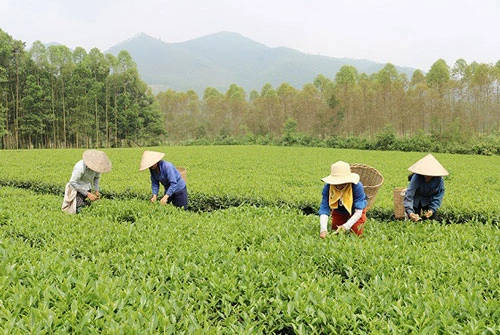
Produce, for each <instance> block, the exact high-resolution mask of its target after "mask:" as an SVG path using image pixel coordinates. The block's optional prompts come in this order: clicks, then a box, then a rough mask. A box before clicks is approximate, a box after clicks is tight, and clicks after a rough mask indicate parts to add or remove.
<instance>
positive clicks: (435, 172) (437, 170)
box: [403, 154, 448, 222]
mask: <svg viewBox="0 0 500 335" xmlns="http://www.w3.org/2000/svg"><path fill="white" fill-rule="evenodd" d="M408 170H409V171H410V172H411V174H410V176H409V177H408V179H409V184H408V188H407V189H406V192H405V197H404V200H403V204H404V207H405V212H406V215H407V217H408V218H409V219H410V220H412V221H415V222H416V221H419V220H421V219H431V220H439V215H438V209H439V208H440V207H441V204H442V202H443V197H444V180H443V176H447V175H448V171H446V169H445V168H444V167H443V166H442V165H441V164H440V163H439V162H438V160H437V159H436V158H434V156H433V155H431V154H429V155H427V156H425V157H424V158H422V159H421V160H419V161H418V162H416V163H415V164H413V165H412V166H410V167H409V168H408Z"/></svg>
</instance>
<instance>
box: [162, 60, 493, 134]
mask: <svg viewBox="0 0 500 335" xmlns="http://www.w3.org/2000/svg"><path fill="white" fill-rule="evenodd" d="M499 84H500V61H498V62H497V63H496V64H495V65H489V64H479V63H476V62H473V63H470V64H467V63H466V62H465V61H464V60H463V59H459V60H457V61H456V63H455V64H454V65H453V67H450V66H449V65H448V64H446V62H445V61H444V60H442V59H439V60H437V61H436V62H435V63H434V64H433V65H432V66H431V68H430V70H429V71H428V72H427V73H425V74H424V73H423V72H422V71H421V70H415V71H414V72H413V74H412V76H411V78H408V76H407V75H406V74H404V73H398V71H397V69H396V67H395V66H394V65H392V64H390V63H389V64H386V65H385V66H384V67H383V68H382V69H381V70H380V71H378V72H376V73H374V74H371V75H368V74H366V73H359V72H358V71H357V69H356V68H354V67H353V66H350V65H345V66H343V67H342V68H341V69H340V70H339V71H338V72H337V73H336V74H335V76H334V78H333V80H332V79H328V78H327V77H325V76H324V75H318V76H317V77H316V78H314V80H313V82H311V83H307V84H305V85H304V86H303V87H302V88H301V89H296V88H294V87H292V86H291V85H289V84H288V83H282V84H281V85H280V86H279V87H277V88H275V87H272V86H271V85H270V84H265V85H264V86H263V87H262V89H261V90H260V92H259V91H256V90H253V91H251V92H250V93H249V94H248V95H247V94H246V92H245V91H244V89H243V88H241V87H239V86H238V85H236V84H233V85H231V86H230V87H229V89H228V90H227V91H226V92H225V93H224V92H219V91H217V90H216V89H214V88H207V89H205V91H204V94H203V97H202V98H201V99H200V98H199V97H198V95H197V94H196V93H195V92H193V91H188V92H175V91H173V90H168V91H166V92H161V93H159V94H158V95H157V100H158V102H159V105H160V109H161V111H162V114H163V115H164V116H165V129H166V130H167V132H168V134H169V138H170V139H172V140H176V141H189V140H192V139H206V138H208V139H217V138H219V139H220V138H224V137H228V136H231V137H236V138H238V137H240V138H241V137H254V138H255V137H261V138H262V137H268V138H271V139H272V138H281V139H282V138H283V137H286V136H289V135H290V134H295V135H297V134H300V135H301V136H306V137H308V138H312V139H313V140H320V141H326V140H328V139H331V138H338V137H342V138H352V137H358V138H359V137H361V138H367V139H374V138H377V137H380V136H381V134H385V135H387V134H388V133H392V134H393V135H394V136H396V137H413V136H420V137H422V136H423V135H425V136H427V135H428V136H432V138H433V139H435V140H439V141H454V142H457V143H463V142H466V141H470V140H471V139H473V138H479V137H483V136H485V135H497V134H498V130H499V122H500V85H499Z"/></svg>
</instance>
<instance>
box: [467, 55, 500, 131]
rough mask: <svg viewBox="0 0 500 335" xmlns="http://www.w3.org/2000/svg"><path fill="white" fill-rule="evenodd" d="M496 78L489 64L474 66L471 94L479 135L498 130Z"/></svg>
mask: <svg viewBox="0 0 500 335" xmlns="http://www.w3.org/2000/svg"><path fill="white" fill-rule="evenodd" d="M494 82H495V76H494V72H493V68H492V67H490V66H489V65H488V64H484V63H480V64H477V63H476V64H474V66H473V72H472V78H471V87H470V89H471V92H472V95H473V97H474V109H475V114H476V115H477V120H478V124H477V131H478V132H479V133H484V132H489V131H490V130H492V129H493V130H496V129H497V127H498V116H494V114H498V109H496V113H495V111H494V106H495V105H494V104H493V98H494V93H493V92H494V91H493V84H494Z"/></svg>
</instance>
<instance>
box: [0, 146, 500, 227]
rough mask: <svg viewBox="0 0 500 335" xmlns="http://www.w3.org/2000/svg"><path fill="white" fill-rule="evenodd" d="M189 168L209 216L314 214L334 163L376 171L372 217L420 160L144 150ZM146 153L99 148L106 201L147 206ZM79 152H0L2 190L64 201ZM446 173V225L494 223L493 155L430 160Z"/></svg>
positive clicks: (318, 151)
mask: <svg viewBox="0 0 500 335" xmlns="http://www.w3.org/2000/svg"><path fill="white" fill-rule="evenodd" d="M147 149H151V150H157V151H162V152H165V153H166V157H165V159H167V160H169V161H171V162H173V163H174V164H176V165H177V166H181V167H185V168H186V169H187V178H188V188H189V193H190V198H191V209H192V210H194V211H210V210H213V209H219V208H227V207H232V206H237V205H240V204H251V205H255V206H266V205H269V204H271V205H278V206H289V207H292V208H296V209H299V210H302V211H304V212H305V213H313V212H316V210H317V208H318V206H319V202H320V194H321V188H322V185H323V183H322V182H321V178H322V177H325V176H326V175H328V174H329V173H330V165H331V164H332V163H334V162H335V161H337V160H344V161H346V162H349V163H362V164H367V165H369V166H372V167H375V168H376V169H377V170H379V171H380V172H381V173H382V174H383V176H384V179H385V181H384V184H383V185H382V187H381V188H380V190H379V192H378V195H377V199H376V202H375V204H374V207H373V208H372V210H371V215H372V217H375V218H378V219H383V220H387V219H390V217H391V214H392V213H393V189H394V188H395V187H405V186H406V185H407V183H408V182H407V175H408V173H409V172H408V170H407V168H408V167H409V166H410V165H412V164H413V163H414V162H416V161H417V160H419V159H420V158H422V157H423V156H424V155H425V154H424V153H409V152H395V151H391V152H384V151H361V150H345V149H329V148H300V147H273V146H188V147H179V146H173V147H156V148H147ZM143 150H144V148H130V149H105V151H106V153H107V154H108V156H109V157H110V158H111V160H112V162H113V170H112V171H111V172H110V173H106V174H103V175H102V178H101V179H102V180H101V187H102V191H103V193H104V194H105V196H107V197H108V198H115V199H131V198H139V199H147V198H148V197H149V196H150V184H149V176H148V171H141V172H140V171H139V170H138V168H139V163H140V159H141V155H142V152H143ZM82 152H83V150H80V149H67V150H30V151H9V150H6V151H1V152H0V157H1V159H0V185H9V186H15V187H20V188H28V189H33V190H36V191H37V192H44V191H45V193H50V194H62V192H63V189H64V185H65V184H66V182H67V181H68V180H69V178H70V175H71V170H72V168H73V165H74V163H75V162H76V161H78V160H79V159H81V155H82ZM435 156H436V158H437V159H438V160H439V161H440V162H441V163H442V164H443V165H444V166H445V167H446V168H447V169H448V171H449V172H450V175H449V176H448V177H446V178H445V183H446V195H445V198H444V202H443V207H442V213H443V216H444V217H445V219H446V220H447V221H449V222H466V221H468V220H471V219H478V220H480V221H482V222H498V220H499V210H498V206H497V204H498V202H499V200H500V177H499V175H498V173H497V169H496V167H497V166H499V165H500V157H497V156H471V155H453V154H435Z"/></svg>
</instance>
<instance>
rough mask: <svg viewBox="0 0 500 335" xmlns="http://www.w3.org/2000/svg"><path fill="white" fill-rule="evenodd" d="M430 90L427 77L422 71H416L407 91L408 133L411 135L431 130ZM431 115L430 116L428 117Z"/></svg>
mask: <svg viewBox="0 0 500 335" xmlns="http://www.w3.org/2000/svg"><path fill="white" fill-rule="evenodd" d="M428 96H429V88H428V86H427V83H426V80H425V75H424V73H423V72H422V71H421V70H415V71H414V72H413V74H412V76H411V80H410V86H409V88H408V91H407V99H408V111H409V113H408V116H407V119H406V122H407V125H408V128H407V129H408V132H409V134H410V135H413V134H416V133H419V130H420V132H422V133H425V131H426V130H429V127H428V126H426V120H427V119H429V120H430V114H429V112H430V111H429V108H428V107H427V105H428V101H427V99H428ZM428 114H429V115H428Z"/></svg>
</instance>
